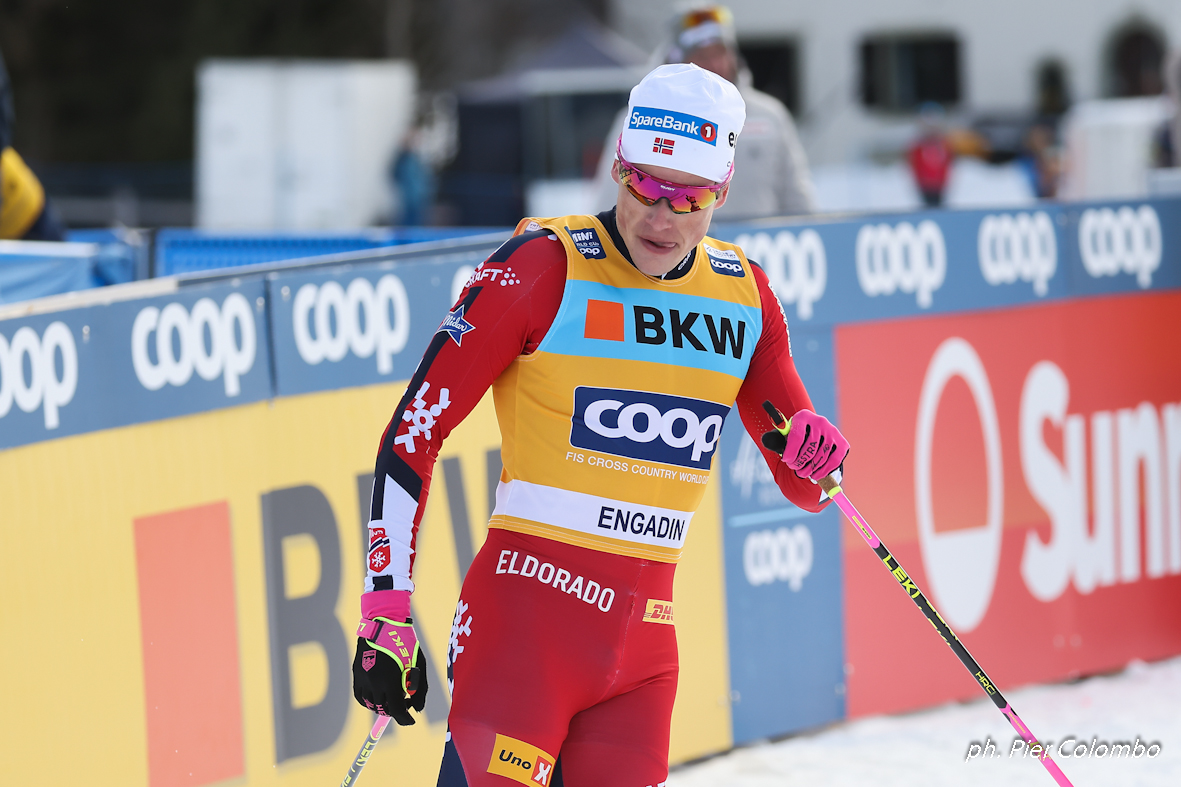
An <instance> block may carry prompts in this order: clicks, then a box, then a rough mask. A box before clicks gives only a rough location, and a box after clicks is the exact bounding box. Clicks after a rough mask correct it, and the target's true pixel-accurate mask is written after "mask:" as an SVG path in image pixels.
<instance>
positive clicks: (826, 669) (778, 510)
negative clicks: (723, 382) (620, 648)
mask: <svg viewBox="0 0 1181 787" xmlns="http://www.w3.org/2000/svg"><path fill="white" fill-rule="evenodd" d="M792 346H793V352H794V356H795V362H796V368H797V369H798V370H799V372H800V376H801V378H802V379H803V380H804V384H805V385H806V386H807V388H808V393H809V394H810V395H811V397H812V404H813V406H814V407H815V408H816V410H817V411H818V412H821V413H827V414H829V415H831V414H832V413H833V412H834V409H835V402H834V390H833V361H832V358H833V356H832V331H830V330H827V329H819V330H816V329H812V330H806V331H795V332H794V333H793V335H792ZM717 469H718V471H719V472H718V475H719V476H720V478H719V479H718V480H719V481H720V482H721V484H722V515H723V526H722V532H723V537H722V541H723V545H724V550H725V566H726V617H727V620H728V622H729V632H728V633H729V645H730V685H731V690H732V695H731V699H732V703H733V704H732V706H731V713H732V718H733V729H734V742H735V743H745V742H747V741H752V740H755V739H757V738H765V737H767V736H771V735H781V734H783V733H786V732H792V731H795V730H800V729H806V728H808V727H815V726H818V725H821V724H827V723H829V722H832V721H836V720H837V719H840V718H842V717H843V716H844V715H845V701H844V700H845V677H844V663H845V659H844V642H843V627H842V618H843V608H842V602H841V598H842V576H841V549H840V545H841V539H840V518H839V516H838V514H837V512H836V510H835V508H833V507H831V506H830V508H829V509H828V510H825V511H823V512H821V513H819V514H810V513H808V512H806V511H804V510H802V509H800V508H796V507H795V506H794V505H792V504H791V503H789V502H788V501H787V500H786V499H784V497H783V493H782V492H780V491H779V487H778V486H777V485H776V484H775V481H774V479H773V478H772V476H771V472H770V470H769V469H768V468H767V465H766V463H765V462H764V461H763V456H762V453H761V452H760V451H759V450H758V449H757V448H756V447H755V444H754V442H753V441H752V440H751V439H750V437H749V436H748V435H747V433H746V430H745V428H744V427H743V425H742V422H741V420H739V418H738V413H737V412H731V414H730V417H729V421H728V423H727V424H726V428H725V430H724V431H723V433H722V450H721V460H720V461H719V462H718V465H717ZM817 496H818V497H819V487H817Z"/></svg>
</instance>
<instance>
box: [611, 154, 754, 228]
mask: <svg viewBox="0 0 1181 787" xmlns="http://www.w3.org/2000/svg"><path fill="white" fill-rule="evenodd" d="M656 140H657V141H656V143H655V144H657V145H659V144H660V138H659V137H657V138H656ZM615 156H616V158H618V159H619V182H620V183H622V184H623V185H624V187H625V188H626V189H627V190H628V191H629V192H631V195H632V196H633V197H635V198H636V199H637V200H639V201H640V202H642V203H643V204H645V205H648V206H651V205H655V204H656V203H657V202H659V201H660V200H662V199H664V200H668V206H669V207H670V208H671V209H672V212H673V213H693V212H695V211H699V210H704V209H706V208H708V207H709V206H710V205H713V204H714V203H715V202H717V201H718V197H720V196H721V194H722V190H723V189H724V188H726V184H727V183H729V182H730V176H731V175H733V174H734V162H730V170H729V172H727V173H726V179H725V180H723V181H722V182H721V183H719V184H717V185H716V186H684V185H682V184H680V183H673V182H671V181H668V180H662V179H661V178H658V177H656V176H654V175H649V174H648V173H647V172H644V171H643V170H641V169H639V168H637V167H636V165H635V164H632V163H631V162H630V161H628V160H627V159H625V158H624V157H623V138H622V137H620V139H619V141H618V142H617V143H616V145H615Z"/></svg>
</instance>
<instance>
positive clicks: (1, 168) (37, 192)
mask: <svg viewBox="0 0 1181 787" xmlns="http://www.w3.org/2000/svg"><path fill="white" fill-rule="evenodd" d="M13 114H14V113H13V106H12V83H11V82H9V81H8V70H7V69H6V68H5V67H4V56H3V55H2V54H0V240H65V232H64V231H63V230H62V226H61V222H59V221H58V220H57V218H56V216H55V214H54V212H53V207H52V206H51V205H50V204H49V200H48V199H47V198H46V197H45V189H44V187H42V185H41V181H39V180H37V176H36V175H34V174H33V171H32V170H31V169H29V167H28V165H27V164H25V162H24V160H23V159H22V158H21V157H20V155H19V154H18V153H17V152H16V150H15V149H13V147H12V127H13Z"/></svg>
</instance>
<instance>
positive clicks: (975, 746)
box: [964, 736, 1161, 762]
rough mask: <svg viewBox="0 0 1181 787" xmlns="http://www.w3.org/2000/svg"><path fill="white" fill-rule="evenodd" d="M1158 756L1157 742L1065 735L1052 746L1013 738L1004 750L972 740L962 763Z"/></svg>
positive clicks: (1002, 745)
mask: <svg viewBox="0 0 1181 787" xmlns="http://www.w3.org/2000/svg"><path fill="white" fill-rule="evenodd" d="M1006 748H1007V754H1006ZM1160 753H1161V743H1160V741H1145V740H1141V739H1140V738H1139V737H1136V738H1135V739H1133V740H1120V741H1107V740H1103V739H1101V738H1099V737H1098V736H1092V737H1091V739H1090V740H1089V741H1088V740H1086V739H1085V738H1078V737H1074V736H1067V737H1066V738H1063V739H1062V740H1061V741H1060V742H1058V743H1057V744H1055V742H1054V741H1037V742H1035V743H1026V742H1025V741H1023V740H1022V739H1021V738H1019V737H1017V736H1013V742H1012V743H1011V744H1010V745H1009V746H1007V747H1006V746H1005V745H1004V744H998V743H996V742H995V741H993V740H992V738H985V739H984V740H983V741H972V742H971V743H969V744H968V751H967V753H966V754H965V755H964V762H971V761H972V760H993V759H1004V758H1006V757H1007V758H1008V759H1014V758H1035V759H1039V760H1042V759H1045V758H1047V757H1052V758H1055V759H1059V760H1069V759H1080V760H1081V759H1096V760H1102V759H1112V760H1125V759H1127V760H1139V759H1144V758H1147V759H1150V760H1151V759H1155V758H1156V757H1158V756H1160Z"/></svg>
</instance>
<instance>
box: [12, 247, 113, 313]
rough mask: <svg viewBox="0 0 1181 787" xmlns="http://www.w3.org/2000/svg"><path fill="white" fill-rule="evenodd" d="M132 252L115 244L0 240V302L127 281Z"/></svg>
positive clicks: (26, 299)
mask: <svg viewBox="0 0 1181 787" xmlns="http://www.w3.org/2000/svg"><path fill="white" fill-rule="evenodd" d="M134 275H135V256H134V252H133V251H132V249H131V248H130V247H128V246H125V245H123V244H118V243H104V244H97V243H55V242H49V241H11V240H6V241H0V303H15V302H18V301H28V300H32V299H34V298H45V297H48V296H50V295H60V294H61V293H64V292H75V291H77V290H88V289H90V288H92V287H101V286H103V285H106V284H120V283H123V282H128V281H131V280H132V279H133V278H134Z"/></svg>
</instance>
